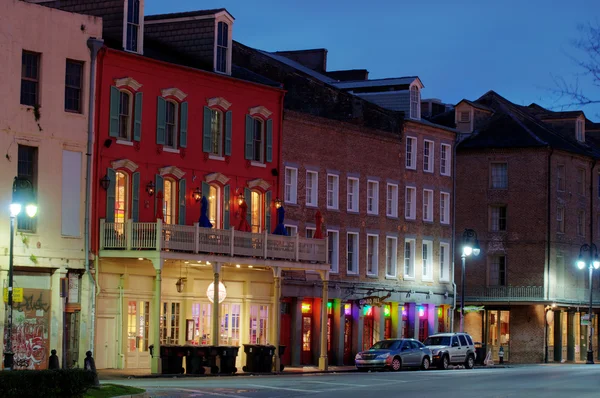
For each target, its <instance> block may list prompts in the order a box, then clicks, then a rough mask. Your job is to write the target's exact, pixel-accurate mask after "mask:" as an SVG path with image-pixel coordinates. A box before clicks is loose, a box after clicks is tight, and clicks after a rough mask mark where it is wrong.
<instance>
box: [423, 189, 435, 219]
mask: <svg viewBox="0 0 600 398" xmlns="http://www.w3.org/2000/svg"><path fill="white" fill-rule="evenodd" d="M426 192H427V193H429V195H428V196H429V199H430V200H429V201H427V203H425V202H426V200H425V193H426ZM426 204H427V211H426V210H425V205H426ZM423 221H433V190H432V189H423Z"/></svg>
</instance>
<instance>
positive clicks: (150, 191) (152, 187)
mask: <svg viewBox="0 0 600 398" xmlns="http://www.w3.org/2000/svg"><path fill="white" fill-rule="evenodd" d="M155 189H156V186H155V185H154V182H152V181H150V182H149V183H148V184H146V192H147V193H148V195H149V196H153V195H154V191H155Z"/></svg>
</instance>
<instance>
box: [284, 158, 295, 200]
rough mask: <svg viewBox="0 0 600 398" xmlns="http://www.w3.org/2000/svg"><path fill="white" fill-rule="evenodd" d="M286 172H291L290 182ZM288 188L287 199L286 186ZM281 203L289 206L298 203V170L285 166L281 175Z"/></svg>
mask: <svg viewBox="0 0 600 398" xmlns="http://www.w3.org/2000/svg"><path fill="white" fill-rule="evenodd" d="M288 170H289V171H290V172H291V175H290V181H288ZM288 182H289V186H290V192H289V199H288V197H287V196H288V195H287V192H286V189H287V186H288ZM283 202H284V203H290V204H297V203H298V169H297V168H296V167H289V166H286V167H285V169H284V174H283Z"/></svg>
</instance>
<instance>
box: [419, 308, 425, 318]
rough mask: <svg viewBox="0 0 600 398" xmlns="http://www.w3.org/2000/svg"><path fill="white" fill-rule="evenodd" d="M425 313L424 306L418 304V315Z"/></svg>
mask: <svg viewBox="0 0 600 398" xmlns="http://www.w3.org/2000/svg"><path fill="white" fill-rule="evenodd" d="M424 315H425V308H423V307H421V306H419V316H424Z"/></svg>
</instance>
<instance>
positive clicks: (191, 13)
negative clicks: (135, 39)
mask: <svg viewBox="0 0 600 398" xmlns="http://www.w3.org/2000/svg"><path fill="white" fill-rule="evenodd" d="M223 11H225V12H226V13H228V14H229V11H227V9H225V8H214V9H212V10H198V11H187V12H173V13H169V14H154V15H146V16H144V21H156V20H160V19H174V18H190V17H203V16H206V15H214V14H217V13H219V12H223ZM229 15H231V14H229ZM231 17H232V18H233V15H231Z"/></svg>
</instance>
